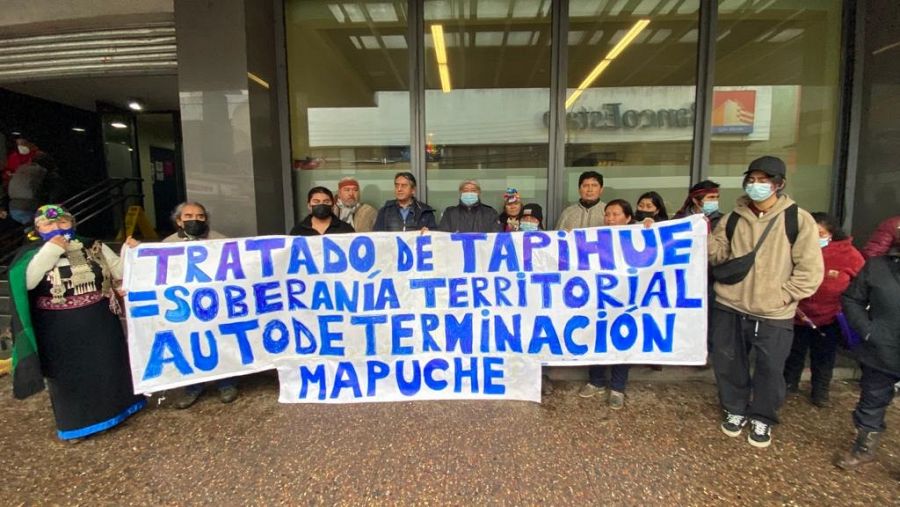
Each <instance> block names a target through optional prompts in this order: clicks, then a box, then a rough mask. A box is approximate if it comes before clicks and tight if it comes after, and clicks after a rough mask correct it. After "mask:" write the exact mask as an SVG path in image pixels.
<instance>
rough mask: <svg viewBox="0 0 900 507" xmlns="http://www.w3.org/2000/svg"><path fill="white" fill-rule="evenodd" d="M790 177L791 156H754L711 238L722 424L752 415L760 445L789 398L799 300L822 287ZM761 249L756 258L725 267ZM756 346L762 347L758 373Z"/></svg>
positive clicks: (812, 231)
mask: <svg viewBox="0 0 900 507" xmlns="http://www.w3.org/2000/svg"><path fill="white" fill-rule="evenodd" d="M785 176H786V171H785V166H784V162H783V161H782V160H781V159H779V158H777V157H770V156H766V157H761V158H758V159H756V160H754V161H753V162H751V163H750V167H749V168H748V169H747V171H746V172H745V173H744V185H743V186H744V192H745V193H746V196H744V197H741V198H740V199H738V201H737V205H736V206H735V208H734V211H732V212H731V213H729V214H728V215H726V216H725V217H723V218H722V220H721V221H720V222H719V224H718V226H717V227H716V229H715V231H713V233H712V236H710V239H709V260H710V264H712V265H713V275H714V276H715V277H716V281H715V284H714V290H715V303H714V305H713V307H712V308H711V309H710V312H711V315H710V329H709V335H710V339H711V343H712V363H713V368H714V369H715V373H716V384H717V387H718V390H719V401H720V402H721V404H722V408H723V409H724V411H725V414H724V418H723V421H722V424H721V429H722V431H723V432H724V433H725V434H726V435H728V436H730V437H736V436H739V435H740V434H741V431H742V430H743V428H744V426H746V425H747V423H748V422H749V423H750V426H751V429H750V433H749V434H748V436H747V441H748V442H749V443H750V444H751V445H753V446H754V447H768V446H769V445H770V444H771V442H772V437H771V428H772V426H773V425H775V424H777V423H778V410H779V409H780V408H781V405H782V404H783V403H784V397H785V382H784V375H783V372H784V362H785V360H786V359H787V356H788V354H789V353H790V351H791V342H792V341H793V334H794V330H793V318H794V314H795V313H796V310H797V302H799V301H800V300H801V299H804V298H807V297H809V296H811V295H813V293H815V292H816V289H818V287H819V284H820V283H822V277H823V272H824V267H823V262H822V252H821V248H820V247H819V234H818V228H817V226H816V222H815V220H814V219H813V218H812V216H811V215H810V214H809V213H807V212H806V211H805V210H802V209H799V208H798V207H797V204H796V203H795V202H794V201H793V200H792V199H791V198H790V197H788V196H786V195H784V194H783V193H782V192H783V191H784V187H785ZM754 248H757V250H756V256H755V259H754V260H753V262H750V263H747V264H744V265H743V266H742V265H741V263H740V262H738V263H734V262H732V263H730V264H729V265H728V266H724V264H725V263H727V262H728V261H733V260H734V259H737V258H739V257H742V256H745V255H747V254H749V253H751V252H752V251H753V250H754ZM745 260H749V259H745ZM735 266H738V268H735ZM729 267H730V268H731V269H730V273H729V269H728V268H729ZM742 268H743V269H742ZM735 273H737V274H735ZM741 275H743V276H741ZM751 349H752V350H755V351H756V364H755V371H754V374H753V377H752V378H751V375H750V370H751V368H750V351H751Z"/></svg>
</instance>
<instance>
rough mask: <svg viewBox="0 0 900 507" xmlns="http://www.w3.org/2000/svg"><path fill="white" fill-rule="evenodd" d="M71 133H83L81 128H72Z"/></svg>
mask: <svg viewBox="0 0 900 507" xmlns="http://www.w3.org/2000/svg"><path fill="white" fill-rule="evenodd" d="M72 132H84V129H83V128H81V127H72Z"/></svg>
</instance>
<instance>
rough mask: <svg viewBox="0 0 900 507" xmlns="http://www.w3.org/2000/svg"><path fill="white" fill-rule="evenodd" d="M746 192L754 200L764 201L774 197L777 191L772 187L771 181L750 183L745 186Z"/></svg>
mask: <svg viewBox="0 0 900 507" xmlns="http://www.w3.org/2000/svg"><path fill="white" fill-rule="evenodd" d="M744 192H746V193H747V197H749V198H750V199H751V200H752V201H754V202H763V201H765V200H766V199H768V198H769V197H772V194H774V193H775V189H774V188H772V184H771V183H748V184H747V186H745V187H744Z"/></svg>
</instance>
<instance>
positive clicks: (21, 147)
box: [18, 144, 31, 155]
mask: <svg viewBox="0 0 900 507" xmlns="http://www.w3.org/2000/svg"><path fill="white" fill-rule="evenodd" d="M18 149H19V154H20V155H28V154H29V153H31V148H29V147H28V146H25V145H24V144H20V145H19V146H18Z"/></svg>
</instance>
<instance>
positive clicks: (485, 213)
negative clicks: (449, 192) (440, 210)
mask: <svg viewBox="0 0 900 507" xmlns="http://www.w3.org/2000/svg"><path fill="white" fill-rule="evenodd" d="M499 220H500V218H499V215H497V211H496V210H495V209H494V208H492V207H490V206H488V205H487V204H483V203H482V202H481V185H479V184H478V182H477V181H475V180H466V181H464V182H462V183H460V184H459V204H457V205H456V206H450V207H449V208H447V209H445V210H444V214H443V216H441V225H440V226H439V228H440V230H442V231H444V232H498V231H499V230H500V221H499Z"/></svg>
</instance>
